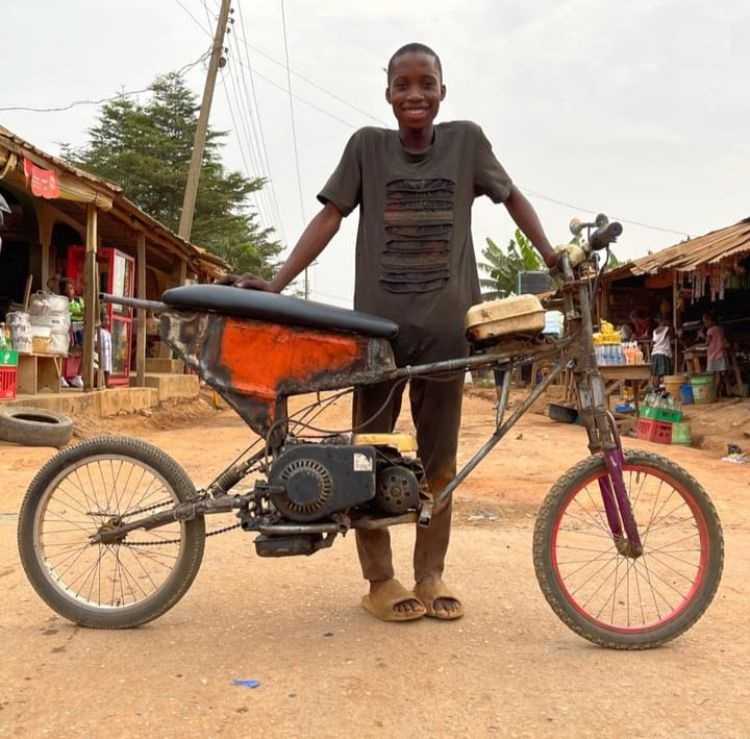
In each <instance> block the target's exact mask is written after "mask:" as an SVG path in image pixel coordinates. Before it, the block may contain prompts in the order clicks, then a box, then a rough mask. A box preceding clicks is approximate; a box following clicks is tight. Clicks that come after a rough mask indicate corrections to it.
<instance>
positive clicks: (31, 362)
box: [16, 354, 64, 395]
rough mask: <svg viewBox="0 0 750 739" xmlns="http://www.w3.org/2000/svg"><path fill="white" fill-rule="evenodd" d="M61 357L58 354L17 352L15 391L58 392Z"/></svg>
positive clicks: (21, 392)
mask: <svg viewBox="0 0 750 739" xmlns="http://www.w3.org/2000/svg"><path fill="white" fill-rule="evenodd" d="M63 359H64V357H61V356H60V355H59V354H19V355H18V380H17V386H16V392H17V393H18V394H19V395H38V394H39V393H59V392H60V376H61V374H62V363H63Z"/></svg>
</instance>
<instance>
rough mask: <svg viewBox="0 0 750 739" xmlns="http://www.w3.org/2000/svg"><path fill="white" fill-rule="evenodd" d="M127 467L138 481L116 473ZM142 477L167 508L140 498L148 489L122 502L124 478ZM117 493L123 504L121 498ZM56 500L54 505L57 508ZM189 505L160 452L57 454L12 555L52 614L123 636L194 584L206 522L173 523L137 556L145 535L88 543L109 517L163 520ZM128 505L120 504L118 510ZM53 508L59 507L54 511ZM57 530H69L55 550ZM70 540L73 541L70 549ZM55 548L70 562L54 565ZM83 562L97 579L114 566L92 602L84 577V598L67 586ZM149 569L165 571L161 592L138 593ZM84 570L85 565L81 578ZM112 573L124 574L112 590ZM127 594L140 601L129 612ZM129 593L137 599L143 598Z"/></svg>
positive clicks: (185, 485)
mask: <svg viewBox="0 0 750 739" xmlns="http://www.w3.org/2000/svg"><path fill="white" fill-rule="evenodd" d="M128 465H130V466H131V467H132V468H134V469H135V470H136V471H135V474H133V469H131V470H130V472H129V473H128V472H122V470H123V468H127V466H128ZM108 469H111V470H112V476H111V477H109V476H108V473H107V470H108ZM143 471H145V473H144V474H146V475H148V476H150V477H151V478H152V479H153V481H154V482H153V483H152V482H148V488H149V489H151V488H153V484H156V485H158V486H161V487H160V489H159V490H156V491H154V495H156V497H157V500H158V499H159V498H161V499H166V500H165V501H164V503H162V504H160V503H158V502H157V503H156V505H153V498H149V497H147V496H143V495H141V492H138V490H139V486H140V488H141V491H142V490H143V489H144V488H145V483H141V482H138V484H137V485H135V487H133V489H132V492H131V493H130V495H129V494H128V490H129V487H128V484H126V482H125V480H126V478H127V480H128V481H130V480H133V481H136V480H137V479H138V476H139V475H140V478H141V480H143V474H142V472H143ZM100 475H101V477H100ZM89 480H91V483H92V487H91V492H87V491H86V485H87V483H88V481H89ZM100 481H101V484H100ZM77 490H78V491H81V492H82V493H83V497H81V498H76V497H75V496H76V491H77ZM117 490H119V491H121V492H122V495H120V496H118V495H117V494H116V491H117ZM162 491H163V492H162ZM133 493H135V494H133ZM58 494H59V503H55V502H54V501H55V500H56V498H55V496H56V495H58ZM128 495H129V497H128ZM195 495H196V491H195V487H194V485H193V483H192V482H191V480H190V478H189V477H188V476H187V473H186V472H185V471H184V469H183V468H182V467H181V466H180V465H179V464H177V462H175V461H174V460H173V459H172V458H171V457H169V456H168V455H166V454H165V453H164V452H162V451H161V450H160V449H157V448H156V447H154V446H152V445H151V444H146V443H144V442H142V441H140V440H137V439H129V438H124V437H100V438H96V439H90V440H88V441H85V442H83V443H81V444H77V445H75V446H72V447H70V448H68V449H66V450H64V451H61V452H59V453H58V454H57V455H55V456H54V457H53V458H52V459H51V460H50V461H49V462H47V464H46V465H45V466H44V467H43V468H42V469H41V470H40V471H39V472H38V473H37V475H36V477H35V478H34V479H33V480H32V482H31V485H30V486H29V489H28V491H27V493H26V496H25V498H24V500H23V503H22V505H21V510H20V513H19V521H18V548H19V553H20V555H21V563H22V565H23V568H24V570H25V572H26V575H27V577H28V578H29V581H30V582H31V584H32V585H33V587H34V589H35V590H36V592H37V593H38V594H39V596H40V597H41V598H42V599H43V600H44V601H45V602H46V603H47V605H48V606H50V608H52V609H53V610H54V611H56V612H57V613H59V614H60V615H61V616H63V617H64V618H67V619H69V620H70V621H73V622H74V623H77V624H79V625H81V626H87V627H91V628H98V629H125V628H132V627H135V626H139V625H141V624H144V623H147V622H148V621H151V620H153V619H155V618H157V617H158V616H161V615H162V614H163V613H165V612H166V611H168V610H169V609H170V608H172V606H174V605H175V604H176V603H177V602H178V601H179V600H180V599H181V598H182V597H183V596H184V595H185V593H186V592H187V591H188V589H189V587H190V585H191V584H192V582H193V580H194V579H195V576H196V575H197V574H198V570H199V568H200V565H201V561H202V559H203V549H204V544H205V536H206V530H205V522H204V518H203V516H196V517H195V518H193V519H191V520H187V521H179V522H175V523H174V524H173V531H172V532H170V531H169V528H168V527H164V528H162V527H160V528H156V529H154V530H153V535H152V538H151V540H150V541H147V542H145V543H146V544H147V546H143V547H137V546H136V545H137V544H139V543H141V542H139V541H138V540H143V539H147V538H148V536H149V532H147V531H144V530H143V529H136V530H134V531H132V532H131V533H130V534H128V535H127V536H126V538H125V539H124V543H123V544H112V545H107V546H104V545H101V544H100V545H96V544H90V536H91V534H92V533H95V532H96V531H97V529H98V528H99V527H100V526H101V525H102V523H105V522H106V521H107V519H109V518H110V517H111V514H110V513H107V512H106V511H114V512H115V513H117V514H118V515H121V516H122V518H123V520H124V521H132V520H134V519H135V520H137V519H138V518H143V517H144V516H146V515H148V512H144V513H139V512H138V511H140V510H143V509H144V508H151V509H152V511H153V509H160V510H166V509H168V507H169V506H171V505H173V504H175V503H181V502H185V501H188V500H190V499H191V498H194V497H195ZM139 497H140V499H138V498H139ZM126 498H127V503H124V501H125V499H126ZM102 503H103V505H102ZM123 503H124V504H123ZM55 505H57V506H58V507H57V509H56V510H55ZM102 508H103V509H106V511H105V510H101V509H102ZM61 521H64V522H66V523H64V524H62V525H63V528H64V530H67V531H68V532H69V533H68V534H67V535H66V536H67V539H66V541H65V543H55V539H54V537H55V535H56V533H57V532H58V531H60V527H61ZM50 523H51V527H52V530H51V533H50V536H51V537H52V541H51V543H50V542H48V540H47V539H48V532H47V526H48V525H49V524H50ZM71 537H77V538H76V539H75V541H72V539H71ZM172 537H176V546H175V547H174V549H167V550H165V547H166V546H168V545H171V543H170V542H169V541H165V539H170V538H172ZM159 545H163V546H159ZM55 547H58V548H59V547H63V548H64V549H63V551H64V552H68V554H65V555H64V557H63V559H62V560H59V561H58V562H56V561H55V559H54V557H55V552H59V551H61V550H60V549H55ZM133 549H136V550H140V551H141V552H143V553H144V556H145V559H144V560H143V562H142V563H140V564H138V563H136V561H135V559H134V557H135V554H134V553H133ZM97 554H98V559H96V557H97ZM86 557H89V559H90V560H93V561H94V565H95V566H96V567H97V569H100V570H101V569H102V568H101V567H99V563H100V562H102V563H105V562H107V561H109V562H110V563H112V562H115V563H116V566H115V569H114V570H113V569H112V568H110V572H109V575H107V576H104V575H101V574H100V575H99V583H98V589H99V598H98V600H97V598H96V591H97V587H96V586H95V585H94V583H95V580H96V578H95V576H94V575H89V576H88V577H89V578H90V582H91V583H92V586H91V587H89V590H88V594H85V593H84V591H85V588H83V589H81V588H79V592H75V590H76V585H75V583H74V582H73V581H72V577H67V579H66V574H65V573H66V572H67V571H68V570H69V568H70V565H71V563H72V562H75V561H76V560H79V561H80V560H85V559H86ZM149 562H151V563H155V564H156V565H158V568H157V569H156V570H153V571H152V573H151V574H155V573H156V572H159V571H163V570H167V571H166V572H163V575H164V576H163V579H162V580H161V582H160V584H159V585H157V584H156V583H155V582H154V581H153V580H152V583H153V584H154V589H153V591H152V592H151V593H146V592H145V590H144V585H146V584H147V583H148V580H150V579H151V576H150V575H149V574H148V573H147V571H146V568H145V567H144V564H143V563H145V565H146V567H147V566H148V564H149ZM88 567H89V565H88V564H86V565H85V567H84V569H85V568H88ZM162 568H163V570H162ZM89 571H93V570H89ZM118 572H120V573H121V574H122V578H119V579H120V580H121V582H120V584H119V590H118V588H117V583H116V582H115V580H117V579H118ZM144 574H145V575H147V577H148V579H146V577H144ZM139 582H140V584H139ZM107 583H109V584H107ZM123 583H124V584H125V589H124V590H123ZM103 585H105V586H106V587H105V588H104V591H105V592H104V596H105V598H104V600H105V601H106V596H107V593H108V592H109V591H110V589H111V594H112V599H111V601H110V602H109V603H107V602H102V589H103ZM129 585H130V586H132V587H133V593H134V594H135V595H136V596H138V597H137V598H132V602H130V603H128V602H127V601H128V598H127V594H126V593H125V590H127V589H128V586H129ZM136 588H138V589H140V591H141V593H142V594H143V597H142V598H141V597H140V594H139V593H138V592H137V590H136ZM119 593H122V598H119Z"/></svg>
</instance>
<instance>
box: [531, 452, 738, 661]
mask: <svg viewBox="0 0 750 739" xmlns="http://www.w3.org/2000/svg"><path fill="white" fill-rule="evenodd" d="M606 476H607V469H606V466H605V463H604V459H603V457H602V456H601V455H597V456H593V457H589V458H588V459H585V460H583V461H582V462H580V463H579V464H577V465H576V466H575V467H573V468H572V469H571V470H569V471H568V472H567V473H566V474H565V475H564V476H563V477H562V478H560V480H558V482H557V483H556V484H555V485H554V487H553V488H552V490H551V491H550V492H549V494H548V495H547V497H546V499H545V501H544V503H543V505H542V508H541V509H540V511H539V516H538V518H537V522H536V527H535V529H534V567H535V569H536V576H537V580H538V581H539V585H540V586H541V589H542V592H543V593H544V596H545V598H546V599H547V601H548V603H549V604H550V605H551V606H552V609H553V610H554V611H555V613H556V614H557V615H558V616H559V617H560V619H562V621H563V622H564V623H565V624H566V625H567V626H569V627H570V628H571V629H573V631H575V632H576V633H577V634H579V635H581V636H582V637H584V638H585V639H588V640H589V641H592V642H594V643H595V644H598V645H600V646H603V647H611V648H614V649H649V648H651V647H656V646H660V645H661V644H664V643H666V642H668V641H670V640H671V639H674V638H675V637H677V636H679V635H680V634H682V633H683V632H684V631H686V630H687V629H689V628H690V627H691V626H692V625H693V624H694V623H695V622H696V621H697V620H698V619H699V618H700V617H701V616H702V615H703V613H704V611H705V610H706V608H708V606H709V604H710V603H711V600H712V599H713V597H714V595H715V594H716V590H717V588H718V587H719V581H720V580H721V572H722V567H723V563H724V541H723V537H722V532H721V524H720V522H719V517H718V515H717V513H716V509H715V508H714V506H713V504H712V503H711V501H710V499H709V497H708V495H707V494H706V492H705V490H703V488H702V487H701V486H700V484H699V483H698V482H697V480H695V479H694V478H693V477H692V476H691V475H689V474H688V473H687V472H686V471H685V470H684V469H682V468H681V467H679V466H677V465H676V464H674V463H673V462H671V461H669V460H668V459H665V458H664V457H660V456H659V455H656V454H651V453H648V452H642V451H628V452H625V464H624V468H623V477H624V481H625V487H626V490H627V493H628V497H629V499H630V503H631V506H632V508H633V514H634V516H635V520H636V523H637V525H638V530H639V532H640V535H641V540H642V543H643V554H642V555H641V556H639V557H636V558H633V557H631V556H626V555H623V554H621V553H620V552H619V551H618V550H617V548H616V547H615V543H614V540H613V537H612V534H611V532H610V529H609V526H608V524H607V517H606V514H605V510H604V505H603V502H602V498H601V494H600V492H599V484H598V481H599V480H600V479H602V478H605V477H606Z"/></svg>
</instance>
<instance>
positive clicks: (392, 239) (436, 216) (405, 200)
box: [380, 179, 456, 293]
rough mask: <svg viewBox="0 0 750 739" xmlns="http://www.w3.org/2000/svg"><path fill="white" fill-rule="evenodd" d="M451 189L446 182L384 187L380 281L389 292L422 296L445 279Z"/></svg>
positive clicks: (397, 183) (403, 182) (410, 181)
mask: <svg viewBox="0 0 750 739" xmlns="http://www.w3.org/2000/svg"><path fill="white" fill-rule="evenodd" d="M455 192H456V185H455V183H454V182H452V181H451V180H447V179H421V180H420V179H400V180H392V181H391V182H389V183H387V185H386V198H385V214H384V219H385V236H386V240H385V248H384V250H383V253H382V257H381V262H380V264H381V272H380V282H381V284H382V285H383V287H384V288H385V289H386V290H388V291H389V292H392V293H426V292H431V291H432V290H439V289H440V288H442V287H444V286H445V284H446V283H447V282H448V279H449V278H450V271H449V268H448V257H449V254H450V244H451V236H452V233H453V206H454V198H455Z"/></svg>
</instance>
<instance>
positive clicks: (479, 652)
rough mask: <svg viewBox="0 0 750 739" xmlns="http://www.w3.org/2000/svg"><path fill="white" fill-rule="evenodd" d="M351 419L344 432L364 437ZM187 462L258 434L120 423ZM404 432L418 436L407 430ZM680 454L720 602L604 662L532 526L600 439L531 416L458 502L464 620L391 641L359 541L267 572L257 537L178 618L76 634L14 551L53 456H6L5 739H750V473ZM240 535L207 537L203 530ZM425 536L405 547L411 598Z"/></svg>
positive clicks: (201, 473)
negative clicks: (662, 641) (698, 495)
mask: <svg viewBox="0 0 750 739" xmlns="http://www.w3.org/2000/svg"><path fill="white" fill-rule="evenodd" d="M349 416H350V409H349V407H348V405H347V403H345V402H342V403H341V404H340V405H339V406H337V407H335V408H334V409H332V410H331V411H329V412H328V413H327V415H326V416H325V422H326V424H327V425H328V426H331V425H335V426H338V427H340V428H344V427H346V426H347V425H349V421H348V419H349ZM493 418H494V409H493V405H492V402H491V401H490V400H489V399H488V398H486V397H483V396H482V394H481V393H477V392H472V391H469V392H467V394H466V397H465V402H464V420H463V426H462V443H461V451H460V460H466V459H468V457H469V456H470V455H471V453H472V451H473V450H474V449H476V447H477V446H479V445H480V444H481V443H482V441H483V440H484V439H485V438H486V436H487V435H488V434H489V433H490V431H491V429H492V424H493ZM105 429H106V433H114V434H125V435H129V436H136V437H139V438H142V439H144V440H146V441H149V442H151V443H153V444H155V445H156V446H158V447H160V448H161V449H163V450H164V451H166V452H167V453H168V454H170V455H171V456H173V457H174V458H175V459H176V460H177V461H178V462H179V463H180V464H182V465H183V466H184V467H185V469H186V470H187V472H188V474H189V475H190V476H191V478H192V479H193V480H194V481H195V483H196V486H201V485H204V484H206V483H208V482H209V481H210V480H211V479H212V477H213V476H214V475H215V474H216V473H218V472H219V471H220V470H221V468H222V467H223V465H224V464H226V463H228V462H230V461H231V460H232V459H233V458H234V456H236V455H237V454H238V453H239V452H241V451H242V449H244V448H245V447H246V446H247V445H248V442H249V440H250V436H251V434H250V432H249V431H248V429H247V428H246V427H245V426H244V425H243V423H242V422H241V421H240V420H239V419H238V418H237V417H236V416H235V415H234V414H233V413H232V412H231V411H229V410H226V409H224V410H216V409H214V408H213V407H212V406H211V405H210V404H209V403H206V402H204V401H200V402H196V403H194V404H190V405H188V406H179V407H175V408H173V409H171V410H166V411H156V412H155V413H154V414H153V415H151V416H148V417H144V416H136V417H122V418H115V419H110V420H108V422H107V423H106V425H105V424H104V423H102V422H101V421H92V420H89V419H77V436H78V437H79V438H86V437H91V436H94V435H97V434H99V433H102V432H103V431H104V430H105ZM399 429H400V430H404V431H409V430H410V422H409V418H408V414H406V413H405V414H404V415H403V416H402V418H401V421H400V423H399ZM625 443H626V445H627V446H628V447H631V448H633V447H639V448H645V449H648V450H649V451H652V452H657V453H662V454H664V453H666V455H667V456H669V457H670V458H671V459H673V460H674V461H676V462H677V463H678V464H680V465H682V466H684V467H685V468H686V469H687V470H688V471H689V472H690V473H691V474H693V475H694V476H695V477H696V478H697V479H698V480H699V481H700V483H701V484H702V485H703V486H704V488H705V489H706V490H707V491H708V492H709V494H710V495H711V497H712V499H713V501H714V503H715V504H716V506H717V508H718V511H719V515H720V516H721V520H722V524H723V527H724V533H725V538H726V564H725V571H724V577H723V581H722V584H721V587H720V589H719V592H718V595H717V597H716V599H715V601H714V603H713V605H712V606H711V607H710V608H709V610H708V611H707V613H706V614H705V616H704V617H703V618H702V619H701V620H700V621H699V622H698V624H697V625H696V626H695V627H694V628H693V629H691V630H690V631H689V632H687V633H686V634H685V635H683V636H682V637H680V638H679V639H677V640H676V641H674V642H672V643H670V644H669V645H667V646H665V647H662V648H660V649H657V650H652V651H647V652H615V651H609V650H605V649H601V648H598V647H594V646H593V645H591V644H589V643H588V642H586V641H584V640H582V639H581V638H580V637H578V636H576V635H575V634H574V633H573V632H571V631H569V630H568V629H567V628H566V627H565V626H564V625H563V624H562V623H561V622H560V621H559V620H558V619H557V617H556V616H555V614H554V613H553V612H552V610H551V609H550V607H549V606H548V605H547V603H546V601H545V600H544V598H543V596H542V594H541V592H540V590H539V587H538V585H537V582H536V579H535V576H534V568H533V564H532V556H531V537H532V531H533V525H534V518H535V513H536V511H537V509H538V507H539V505H540V503H541V501H542V500H543V498H544V496H545V494H546V492H547V491H548V489H549V488H550V486H551V485H552V484H553V483H554V481H555V480H556V479H557V478H558V477H559V476H560V475H561V474H562V473H563V472H564V471H565V470H566V469H568V468H569V467H571V466H572V465H573V464H574V463H575V462H576V461H578V460H579V459H581V458H583V457H585V456H586V455H587V450H586V444H585V433H584V431H583V429H581V428H580V427H578V426H573V425H562V424H556V423H554V422H552V421H550V420H549V419H547V418H545V417H543V416H540V415H533V414H529V415H527V416H526V417H525V418H524V419H522V421H521V422H520V423H519V424H518V426H517V427H516V428H514V430H513V432H512V433H511V434H510V435H509V437H508V438H507V439H506V440H505V441H504V442H503V443H502V444H501V445H500V447H498V449H496V451H495V452H493V453H492V454H491V455H490V457H488V458H487V459H486V460H485V461H484V463H483V464H482V465H480V467H479V468H478V470H477V471H476V472H475V473H474V474H473V475H472V476H471V477H470V478H469V480H468V481H467V482H466V483H465V484H464V486H463V487H462V488H461V489H460V490H459V494H458V497H457V506H456V514H455V526H454V529H453V540H452V544H451V549H450V553H449V562H448V569H447V572H446V581H447V582H449V583H450V584H451V586H452V587H455V589H456V591H457V592H459V593H460V594H461V596H462V599H463V601H464V603H465V606H466V611H467V615H466V617H465V618H464V619H462V620H460V621H457V622H435V621H431V620H426V619H423V620H421V621H418V622H414V623H408V624H393V623H391V624H388V623H382V622H379V621H376V620H375V619H373V618H372V617H371V616H369V615H368V614H367V613H365V612H364V611H363V610H362V609H361V607H360V605H359V601H360V597H361V595H362V594H363V593H364V592H365V590H366V587H365V584H364V582H363V581H362V579H361V576H360V573H359V566H358V564H357V558H356V553H355V549H354V541H353V540H354V537H353V536H347V537H346V539H344V541H337V542H336V543H335V544H334V547H333V548H332V549H331V550H326V551H322V552H319V553H317V554H315V555H314V556H313V557H310V558H306V557H293V558H285V559H260V558H258V557H257V556H256V555H255V553H254V548H253V546H252V536H249V535H247V534H244V533H242V532H241V531H238V530H235V531H232V532H230V533H227V534H223V535H220V536H216V537H212V538H211V539H209V540H208V541H207V543H206V555H205V558H204V561H203V565H202V567H201V570H200V572H199V574H198V577H197V579H196V581H195V582H194V584H193V586H192V588H191V589H190V591H189V593H188V594H187V596H186V597H185V598H184V599H183V600H182V601H180V602H179V603H178V604H177V606H175V607H174V608H173V609H172V610H171V611H169V612H168V613H167V614H166V615H164V616H163V617H161V618H160V619H158V620H157V621H154V622H152V623H151V624H149V625H147V626H145V627H142V628H139V629H135V630H130V631H95V630H89V629H82V628H78V627H76V626H74V625H72V624H70V623H67V622H66V621H64V620H63V619H61V618H59V617H58V616H56V615H55V614H54V613H53V612H52V611H50V610H49V608H48V607H47V606H46V605H45V604H44V603H43V602H42V601H41V600H40V599H39V598H38V596H37V595H36V593H35V592H34V591H33V590H32V588H31V586H30V585H29V584H28V583H27V581H26V578H25V576H24V573H23V570H22V568H21V565H20V561H19V556H18V552H17V545H16V524H17V513H18V509H19V506H20V504H21V500H22V498H23V495H24V492H25V490H26V487H27V486H28V484H29V482H30V481H31V479H32V477H33V476H34V474H35V473H36V472H37V470H38V469H39V468H40V467H41V466H42V464H44V462H46V460H47V459H49V457H50V456H51V455H52V454H53V453H54V452H53V450H50V449H40V448H26V447H15V446H11V445H3V446H2V449H1V451H2V459H3V464H2V465H1V466H0V587H2V594H3V606H2V608H1V609H0V634H2V643H3V655H2V661H0V664H1V665H2V667H1V668H0V674H1V675H2V684H3V686H4V687H3V690H2V691H1V692H0V736H2V737H5V736H8V737H11V736H34V737H37V736H48V735H49V736H65V737H89V736H93V735H100V734H104V733H106V735H107V736H108V737H111V738H112V739H114V738H115V737H126V736H127V737H129V736H146V735H149V734H151V735H158V736H164V737H169V736H175V737H177V736H180V737H192V736H196V737H197V736H201V737H213V736H227V737H233V736H260V735H261V734H262V735H263V736H274V737H276V736H278V737H299V736H315V737H328V736H330V737H339V736H341V737H348V736H351V735H352V734H356V735H358V736H363V737H368V736H393V735H396V734H397V735H406V734H408V735H411V736H432V737H443V736H445V737H448V736H458V735H465V736H471V737H474V736H478V737H481V736H501V735H502V736H552V735H554V736H556V737H568V736H569V737H587V736H591V737H599V736H615V737H617V736H637V737H662V736H664V737H666V736H669V737H709V736H722V737H746V736H748V717H747V716H748V715H747V706H748V705H749V704H750V685H748V682H747V674H748V672H747V665H748V663H750V634H749V633H748V613H749V610H748V603H749V602H750V599H748V587H747V582H746V573H747V572H748V567H749V566H750V468H748V466H746V465H739V464H730V463H727V462H724V461H722V460H721V454H720V453H719V452H717V451H716V450H713V449H709V448H706V449H689V448H679V447H674V446H672V447H663V446H660V445H657V444H650V443H648V442H642V441H636V440H630V439H628V440H626V442H625ZM227 523H231V518H228V517H224V516H222V517H216V518H215V519H208V521H207V524H208V526H207V527H208V529H209V531H210V530H212V529H215V528H218V527H220V526H222V525H225V524H227ZM413 536H414V533H413V530H412V529H411V528H410V527H397V528H396V529H394V530H393V538H394V549H395V555H396V562H397V573H398V576H399V577H400V578H401V579H402V581H403V582H404V583H409V584H410V576H411V572H410V570H411V545H412V541H413Z"/></svg>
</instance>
